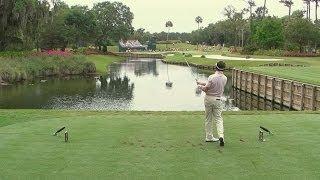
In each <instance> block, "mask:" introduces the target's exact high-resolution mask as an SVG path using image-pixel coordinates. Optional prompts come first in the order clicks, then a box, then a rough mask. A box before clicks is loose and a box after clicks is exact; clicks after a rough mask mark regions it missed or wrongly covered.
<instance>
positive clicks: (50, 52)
mask: <svg viewBox="0 0 320 180" xmlns="http://www.w3.org/2000/svg"><path fill="white" fill-rule="evenodd" d="M72 55H73V54H72V52H70V51H61V50H46V51H42V52H34V53H32V54H31V56H38V57H42V56H60V57H70V56H72Z"/></svg>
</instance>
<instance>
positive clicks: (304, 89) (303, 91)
mask: <svg viewBox="0 0 320 180" xmlns="http://www.w3.org/2000/svg"><path fill="white" fill-rule="evenodd" d="M305 91H306V85H305V84H302V85H301V99H300V106H301V107H300V108H301V111H303V110H304V95H305Z"/></svg>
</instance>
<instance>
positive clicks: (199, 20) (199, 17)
mask: <svg viewBox="0 0 320 180" xmlns="http://www.w3.org/2000/svg"><path fill="white" fill-rule="evenodd" d="M195 20H196V23H197V24H198V30H199V29H200V24H201V23H202V22H203V18H202V17H201V16H197V17H196V19H195Z"/></svg>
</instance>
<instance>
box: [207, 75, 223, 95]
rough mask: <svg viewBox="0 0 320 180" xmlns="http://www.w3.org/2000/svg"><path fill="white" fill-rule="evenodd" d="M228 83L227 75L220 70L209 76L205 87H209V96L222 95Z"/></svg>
mask: <svg viewBox="0 0 320 180" xmlns="http://www.w3.org/2000/svg"><path fill="white" fill-rule="evenodd" d="M226 84H227V77H226V76H225V75H224V74H223V73H222V72H219V71H216V72H215V73H214V74H212V75H211V76H209V78H208V82H207V84H206V85H205V87H206V88H207V89H208V91H207V92H206V95H207V96H214V97H221V96H222V95H223V92H224V87H225V85H226Z"/></svg>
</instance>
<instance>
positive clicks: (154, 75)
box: [0, 59, 236, 111]
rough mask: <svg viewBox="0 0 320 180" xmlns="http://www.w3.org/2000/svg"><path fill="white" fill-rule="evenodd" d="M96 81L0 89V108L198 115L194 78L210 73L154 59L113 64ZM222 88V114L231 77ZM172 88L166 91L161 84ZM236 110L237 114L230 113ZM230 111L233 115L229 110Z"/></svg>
mask: <svg viewBox="0 0 320 180" xmlns="http://www.w3.org/2000/svg"><path fill="white" fill-rule="evenodd" d="M109 72H110V73H109V74H108V75H105V76H102V77H101V86H99V85H98V86H97V85H96V81H95V79H94V77H79V76H72V77H66V78H50V79H46V81H42V82H40V80H37V82H33V83H30V82H29V83H25V84H19V85H13V86H6V87H0V108H4V109H35V108H40V109H85V110H139V111H140V110H143V111H197V110H204V106H203V96H204V94H201V95H200V96H199V95H196V93H195V88H196V84H195V78H198V79H200V80H203V81H205V80H206V79H207V77H208V76H209V75H210V72H203V71H200V70H197V69H195V68H193V69H190V68H188V67H182V66H176V65H167V64H164V63H162V62H161V61H160V60H155V59H130V60H127V61H126V62H122V63H118V64H113V65H111V66H110V67H109ZM211 73H212V72H211ZM226 75H227V76H228V78H229V82H228V85H227V87H226V88H225V97H226V99H227V101H226V110H228V109H229V110H230V109H232V108H234V107H233V105H232V100H228V99H229V97H230V96H232V95H233V90H232V87H231V77H230V75H231V74H229V73H226ZM168 81H170V82H172V83H173V84H172V87H171V88H170V87H167V86H166V82H168ZM235 109H236V108H235ZM233 110H234V109H233Z"/></svg>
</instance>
